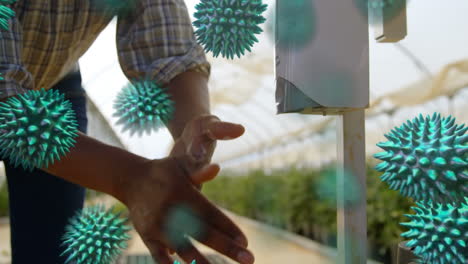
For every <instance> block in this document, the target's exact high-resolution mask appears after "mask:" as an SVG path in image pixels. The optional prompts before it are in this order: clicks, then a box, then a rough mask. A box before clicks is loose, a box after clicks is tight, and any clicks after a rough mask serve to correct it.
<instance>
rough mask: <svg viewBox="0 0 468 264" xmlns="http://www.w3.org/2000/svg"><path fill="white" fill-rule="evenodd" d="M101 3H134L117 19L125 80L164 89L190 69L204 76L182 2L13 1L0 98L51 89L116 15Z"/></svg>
mask: <svg viewBox="0 0 468 264" xmlns="http://www.w3.org/2000/svg"><path fill="white" fill-rule="evenodd" d="M106 1H107V2H115V3H117V1H134V2H135V4H134V8H133V9H132V10H131V11H129V12H128V13H127V14H126V15H122V14H119V15H118V16H117V36H116V43H117V50H118V58H119V62H120V65H121V67H122V70H123V72H124V74H125V75H126V77H127V78H128V79H130V80H133V79H134V78H152V79H154V80H155V81H156V82H157V83H159V84H160V85H165V84H167V83H168V82H169V81H170V80H171V79H172V78H174V77H175V76H176V75H178V74H180V73H182V72H184V71H187V70H189V69H193V70H197V71H199V72H203V73H205V74H206V75H207V76H209V72H210V66H209V64H208V62H207V60H206V58H205V53H204V52H203V48H202V47H201V46H200V45H198V44H197V43H196V40H195V37H194V34H193V28H192V25H191V21H190V17H189V14H188V11H187V8H186V6H185V3H184V0H55V1H53V0H30V1H28V0H17V2H16V3H15V4H12V5H11V6H10V7H11V9H13V10H14V11H15V12H16V16H15V17H14V18H12V19H11V20H10V30H3V29H1V28H0V76H3V77H4V80H0V99H2V98H5V97H9V96H14V95H16V94H20V93H23V92H25V91H27V90H29V89H41V88H45V89H50V88H51V87H52V86H53V85H54V84H55V83H57V82H58V81H60V79H61V78H62V77H64V76H65V75H66V74H67V73H68V72H70V71H73V69H74V68H75V65H76V63H77V61H78V59H79V58H80V57H81V56H82V55H83V54H84V53H85V52H86V50H87V49H88V48H89V47H90V46H91V44H92V43H93V42H94V40H95V39H96V38H97V37H98V35H99V33H100V32H101V31H102V30H103V29H104V28H105V27H106V26H107V25H108V24H109V23H110V21H111V20H112V18H113V17H114V16H115V14H116V12H115V9H114V8H112V6H111V5H107V7H106V5H105V4H103V3H104V2H106ZM97 59H98V58H97Z"/></svg>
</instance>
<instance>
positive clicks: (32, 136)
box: [0, 89, 78, 170]
mask: <svg viewBox="0 0 468 264" xmlns="http://www.w3.org/2000/svg"><path fill="white" fill-rule="evenodd" d="M77 127H78V125H77V122H76V118H75V112H74V111H73V109H72V104H71V103H70V101H68V100H65V99H64V95H63V94H61V93H59V92H58V91H56V90H48V91H45V90H44V89H42V90H40V91H28V92H26V93H25V94H21V95H18V96H15V97H11V98H9V99H8V100H7V101H6V102H3V103H0V155H1V156H2V157H3V158H9V159H10V162H12V163H14V165H15V166H18V165H22V166H23V168H24V169H29V170H32V169H33V168H35V167H37V168H44V167H45V168H47V167H48V166H49V164H52V163H53V162H55V161H56V160H60V158H61V157H63V156H65V155H66V153H67V152H69V150H70V148H71V147H73V146H74V143H75V142H76V141H75V140H74V138H75V137H77V136H78V134H77Z"/></svg>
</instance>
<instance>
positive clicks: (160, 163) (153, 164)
mask: <svg viewBox="0 0 468 264" xmlns="http://www.w3.org/2000/svg"><path fill="white" fill-rule="evenodd" d="M140 171H141V172H142V173H140V174H138V175H135V176H134V177H131V179H129V180H128V181H127V182H123V183H122V187H121V188H122V190H123V192H122V193H123V197H121V201H123V202H124V203H125V204H126V205H127V206H128V208H129V212H130V218H131V220H132V222H133V224H134V226H135V229H136V231H137V232H138V233H139V234H140V236H141V238H142V239H143V241H144V243H145V244H146V246H147V247H148V248H149V250H150V252H151V254H152V256H153V258H154V259H155V260H156V261H158V263H162V264H172V260H171V258H170V257H169V254H168V252H167V250H166V248H167V249H171V250H172V251H175V252H177V253H178V255H179V256H180V257H182V258H183V259H184V261H186V262H187V263H191V261H192V260H194V259H195V260H196V262H197V264H209V262H208V261H207V259H206V258H205V257H203V255H202V254H201V253H200V252H199V251H198V250H197V249H196V248H195V247H194V246H193V244H192V243H191V242H190V240H189V239H188V238H187V237H186V235H187V234H192V235H191V236H194V237H193V238H194V239H195V240H197V241H199V242H200V243H202V244H204V245H206V246H208V247H211V248H213V249H214V250H217V251H218V252H220V253H222V254H224V255H226V256H228V257H229V258H231V259H233V260H236V261H238V262H239V263H242V264H252V263H253V261H254V259H253V255H252V253H250V252H249V251H248V250H247V249H246V248H247V238H246V237H245V235H244V234H243V233H242V231H241V230H240V229H239V228H238V227H237V226H236V225H235V224H234V223H233V222H232V221H231V220H230V219H229V218H228V217H227V216H225V215H224V214H223V213H222V212H221V211H220V210H219V209H218V208H216V206H214V205H213V204H212V203H211V202H210V201H208V200H207V199H206V198H205V197H204V196H203V195H202V194H201V193H200V192H199V191H198V190H197V189H196V188H195V187H194V186H193V185H192V183H191V182H190V181H189V180H188V179H187V175H186V173H185V172H184V171H183V170H182V169H181V168H180V167H179V165H178V162H177V161H176V160H175V158H165V159H162V160H153V161H149V162H147V163H145V165H144V167H143V168H142V170H140ZM218 172H219V167H218V166H217V165H208V166H205V167H204V168H203V169H202V170H201V171H198V172H197V173H195V174H194V177H192V181H193V183H194V184H200V183H202V182H203V181H207V180H209V179H213V178H214V177H215V176H216V175H217V173H218ZM197 179H198V180H200V181H198V180H197ZM180 206H183V207H185V208H189V209H190V211H192V213H193V215H194V216H195V218H196V219H197V220H199V221H198V222H199V223H201V227H200V230H201V232H196V234H195V235H193V232H192V233H191V231H190V229H191V228H193V227H192V226H191V225H189V224H185V225H180V226H172V227H171V225H170V224H171V222H170V221H169V218H170V217H169V215H170V214H171V210H173V209H175V208H178V207H180ZM200 230H198V231H200ZM174 236H176V237H174ZM175 241H178V242H175ZM242 254H245V255H244V259H242V258H241V255H242Z"/></svg>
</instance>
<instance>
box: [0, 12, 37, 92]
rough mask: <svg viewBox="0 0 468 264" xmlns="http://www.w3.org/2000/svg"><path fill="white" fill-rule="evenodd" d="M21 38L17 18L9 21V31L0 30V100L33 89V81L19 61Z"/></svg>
mask: <svg viewBox="0 0 468 264" xmlns="http://www.w3.org/2000/svg"><path fill="white" fill-rule="evenodd" d="M22 37H23V34H22V28H21V25H20V22H19V21H18V19H17V18H12V19H11V20H10V29H9V30H5V29H3V28H0V74H1V75H0V76H1V77H2V78H0V100H1V99H4V98H6V97H10V96H15V95H17V94H22V93H24V92H26V91H28V90H30V89H33V88H34V87H33V86H34V79H33V77H32V75H31V73H29V72H28V70H27V69H26V67H25V66H24V65H23V63H22V61H21V50H22V43H23V42H22V41H23V40H22Z"/></svg>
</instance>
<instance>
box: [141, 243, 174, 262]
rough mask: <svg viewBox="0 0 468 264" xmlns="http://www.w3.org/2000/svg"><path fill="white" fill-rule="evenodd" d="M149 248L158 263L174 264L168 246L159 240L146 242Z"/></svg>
mask: <svg viewBox="0 0 468 264" xmlns="http://www.w3.org/2000/svg"><path fill="white" fill-rule="evenodd" d="M146 244H147V246H148V249H149V250H150V252H151V256H152V257H153V260H154V261H155V262H156V263H159V264H172V259H171V257H169V255H168V254H167V250H166V247H165V246H164V245H163V244H162V243H160V242H158V241H151V242H147V243H146Z"/></svg>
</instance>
